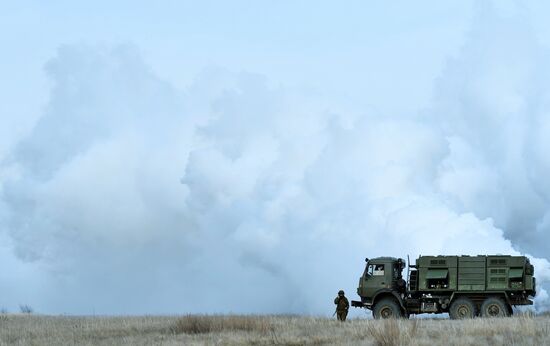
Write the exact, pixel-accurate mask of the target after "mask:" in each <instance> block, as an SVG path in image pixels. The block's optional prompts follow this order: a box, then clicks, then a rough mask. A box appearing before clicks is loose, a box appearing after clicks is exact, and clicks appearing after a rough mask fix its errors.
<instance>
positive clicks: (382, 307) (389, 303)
mask: <svg viewBox="0 0 550 346" xmlns="http://www.w3.org/2000/svg"><path fill="white" fill-rule="evenodd" d="M372 314H373V316H374V318H377V319H380V318H381V319H386V318H401V317H403V314H402V313H401V308H400V307H399V304H398V303H397V302H396V301H395V299H393V298H382V299H380V301H378V302H377V303H376V305H374V308H373V309H372Z"/></svg>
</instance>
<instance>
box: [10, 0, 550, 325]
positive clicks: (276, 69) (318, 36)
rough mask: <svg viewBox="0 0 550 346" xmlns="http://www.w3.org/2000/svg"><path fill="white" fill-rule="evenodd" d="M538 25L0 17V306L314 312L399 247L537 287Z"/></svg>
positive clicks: (308, 10) (430, 16)
mask: <svg viewBox="0 0 550 346" xmlns="http://www.w3.org/2000/svg"><path fill="white" fill-rule="evenodd" d="M549 10H550V5H548V4H547V3H546V2H544V1H522V2H519V1H495V2H494V3H493V2H491V1H463V0H462V1H445V2H442V1H420V2H418V1H417V2H411V1H392V2H391V3H388V2H381V1H344V2H342V1H340V2H338V3H336V2H328V1H231V2H227V1H225V2H222V1H200V2H197V1H162V2H157V3H155V5H151V3H150V2H139V1H118V2H102V1H94V2H74V1H49V2H43V1H18V2H7V1H0V29H1V30H0V46H1V47H2V54H0V239H1V241H2V242H1V244H0V258H1V260H2V263H4V266H3V268H4V270H3V271H2V273H1V274H0V291H1V292H2V298H1V299H0V307H2V306H3V307H6V308H7V309H8V310H11V311H14V310H17V309H18V305H19V304H29V305H31V306H33V307H34V308H35V310H37V311H39V312H43V313H53V314H57V313H74V314H90V313H97V314H132V313H188V312H210V313H212V312H222V313H224V312H242V313H303V314H331V313H332V310H333V307H332V306H331V298H333V297H332V296H333V295H335V293H336V292H337V291H338V290H339V289H341V288H343V289H345V290H346V291H347V292H348V296H350V297H351V298H352V299H355V298H356V297H355V289H356V283H357V279H358V277H359V275H360V273H361V272H362V266H363V265H364V262H363V259H364V258H365V257H374V256H379V255H391V256H399V257H404V256H406V255H407V254H411V255H412V256H417V255H418V254H420V253H422V254H474V255H475V254H485V253H510V254H527V255H530V256H534V261H536V264H537V267H536V271H537V276H538V277H539V282H545V280H547V279H549V278H550V265H549V263H548V261H547V260H548V259H550V255H549V253H550V252H549V251H550V245H548V244H550V242H549V240H550V236H549V232H550V212H549V206H550V180H549V179H548V177H549V176H550V175H549V173H550V159H549V156H548V155H547V152H546V150H547V148H548V147H549V146H550V140H549V139H548V138H550V115H549V114H550V82H548V81H549V80H550V78H548V77H550V59H549V57H550V56H549V52H550V50H549V49H550V24H548V21H547V15H546V14H547V13H548V11H549ZM546 298H547V295H546V293H545V292H544V291H542V290H541V294H540V297H539V298H538V301H537V304H538V308H541V309H543V308H545V306H546V304H547V299H546Z"/></svg>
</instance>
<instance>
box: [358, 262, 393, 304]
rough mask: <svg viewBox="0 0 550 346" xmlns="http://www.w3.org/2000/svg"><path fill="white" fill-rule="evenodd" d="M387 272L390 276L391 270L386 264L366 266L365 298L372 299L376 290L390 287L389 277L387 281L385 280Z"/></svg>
mask: <svg viewBox="0 0 550 346" xmlns="http://www.w3.org/2000/svg"><path fill="white" fill-rule="evenodd" d="M386 267H387V268H386ZM387 270H389V271H390V276H391V268H390V267H389V266H388V265H386V264H369V265H368V266H367V280H366V281H367V282H366V285H365V288H364V289H365V293H366V296H367V297H374V295H375V294H376V292H378V290H380V289H382V288H386V287H390V286H391V277H390V279H389V280H388V278H386V271H387Z"/></svg>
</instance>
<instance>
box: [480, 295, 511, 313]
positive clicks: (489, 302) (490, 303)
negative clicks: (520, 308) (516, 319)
mask: <svg viewBox="0 0 550 346" xmlns="http://www.w3.org/2000/svg"><path fill="white" fill-rule="evenodd" d="M509 311H510V308H509V307H508V306H507V304H506V303H505V302H504V301H502V299H500V298H498V297H489V298H487V299H485V301H484V302H483V304H481V316H482V317H506V316H509Z"/></svg>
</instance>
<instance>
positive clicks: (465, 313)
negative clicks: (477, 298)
mask: <svg viewBox="0 0 550 346" xmlns="http://www.w3.org/2000/svg"><path fill="white" fill-rule="evenodd" d="M475 315H476V306H475V304H474V302H472V300H471V299H468V298H466V297H460V298H457V299H455V300H454V301H453V302H452V303H451V307H450V308H449V316H451V318H452V319H455V320H456V319H464V318H474V317H475Z"/></svg>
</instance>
